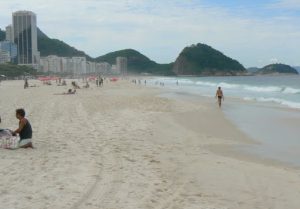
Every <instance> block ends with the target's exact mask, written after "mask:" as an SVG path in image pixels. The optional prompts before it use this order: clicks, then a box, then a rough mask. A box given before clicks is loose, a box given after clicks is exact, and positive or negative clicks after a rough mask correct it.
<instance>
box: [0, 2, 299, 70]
mask: <svg viewBox="0 0 300 209" xmlns="http://www.w3.org/2000/svg"><path fill="white" fill-rule="evenodd" d="M1 1H4V2H5V3H2V5H1V7H0V26H3V27H4V26H6V25H7V24H9V23H10V22H11V12H12V11H16V10H20V9H24V10H32V11H34V12H35V13H37V15H38V26H39V27H40V28H41V29H42V30H43V31H44V32H45V33H46V34H47V35H49V36H50V37H53V38H58V39H61V40H64V41H65V42H67V43H69V44H71V45H73V46H75V47H76V48H78V49H81V50H84V51H86V52H87V53H88V54H90V55H92V56H94V57H95V56H99V55H102V54H104V53H107V52H111V51H114V50H119V49H124V48H134V49H137V50H140V51H141V52H142V53H145V54H146V55H147V56H149V57H150V58H152V59H154V60H155V61H158V62H161V63H167V62H171V61H174V60H175V58H176V56H177V55H178V54H179V52H180V51H181V50H182V49H183V48H184V47H185V46H187V45H190V44H194V43H198V42H202V43H207V44H209V45H212V46H213V47H215V48H217V49H219V50H221V51H222V52H224V53H225V54H227V55H229V56H231V57H233V58H236V59H238V60H239V61H241V62H242V63H243V64H244V65H246V66H254V65H265V64H268V62H269V61H270V57H278V58H280V60H282V61H284V62H286V63H291V64H293V62H296V61H297V59H298V57H299V52H298V51H299V49H298V47H297V46H299V45H300V24H299V22H300V21H299V18H298V17H295V16H290V15H288V14H284V15H283V14H280V15H278V16H267V17H263V18H261V17H257V16H256V14H255V13H254V14H250V13H243V12H241V11H240V12H234V11H233V10H230V9H228V8H225V7H221V6H217V5H214V6H212V5H211V6H210V5H209V4H207V3H205V4H204V3H203V2H202V1H200V0H187V1H179V0H164V1H163V0H114V1H111V0H52V1H42V0H27V1H26V2H25V1H20V0H1ZM268 12H269V11H268ZM259 60H265V61H264V63H261V62H259ZM297 62H298V61H297Z"/></svg>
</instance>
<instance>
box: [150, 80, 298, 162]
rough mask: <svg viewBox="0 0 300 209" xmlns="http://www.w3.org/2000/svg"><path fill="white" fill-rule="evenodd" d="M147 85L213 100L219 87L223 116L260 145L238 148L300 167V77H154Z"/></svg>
mask: <svg viewBox="0 0 300 209" xmlns="http://www.w3.org/2000/svg"><path fill="white" fill-rule="evenodd" d="M148 83H150V84H151V85H155V84H159V83H164V88H168V89H172V90H173V91H174V92H177V94H180V93H181V94H190V95H194V96H197V95H201V96H207V97H212V99H213V97H214V96H215V93H216V90H217V87H219V86H220V87H221V88H222V89H223V92H224V95H225V102H224V105H223V107H222V109H223V111H224V113H225V115H226V117H227V118H228V119H230V120H231V121H232V122H233V123H234V124H235V125H237V127H238V128H240V129H241V130H242V131H243V132H244V133H245V134H247V135H248V136H250V137H251V138H253V139H254V140H256V141H258V142H259V144H257V145H245V146H242V147H239V148H238V149H239V150H242V151H244V152H249V153H251V154H255V155H258V156H260V157H262V158H268V159H274V160H278V161H281V162H287V163H290V164H293V165H296V166H300V131H299V130H300V76H297V75H293V76H239V77H156V78H152V79H151V80H150V81H148ZM243 101H244V102H243Z"/></svg>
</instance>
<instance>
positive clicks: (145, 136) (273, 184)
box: [0, 81, 300, 209]
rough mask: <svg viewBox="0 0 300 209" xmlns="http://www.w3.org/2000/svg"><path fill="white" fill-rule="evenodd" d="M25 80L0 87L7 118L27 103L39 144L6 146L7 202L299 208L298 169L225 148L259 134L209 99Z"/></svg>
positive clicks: (124, 86) (121, 86)
mask: <svg viewBox="0 0 300 209" xmlns="http://www.w3.org/2000/svg"><path fill="white" fill-rule="evenodd" d="M30 82H33V83H38V82H36V81H30ZM22 84H23V83H22V82H14V83H12V82H9V83H3V84H2V85H1V86H0V92H1V95H2V97H3V100H1V101H0V106H1V111H2V112H1V116H3V117H2V120H3V123H2V124H1V127H8V128H10V127H15V125H16V123H17V122H16V119H15V118H14V115H13V113H14V109H15V108H16V107H19V106H20V104H22V106H23V107H24V108H25V110H26V111H27V112H28V118H29V120H30V122H31V124H32V126H33V131H34V139H33V143H34V146H35V147H36V149H34V150H21V149H19V150H16V151H7V150H1V152H0V163H1V165H2V167H1V168H0V174H1V176H2V178H1V179H0V186H1V187H0V194H1V196H0V200H1V202H2V204H3V207H5V208H14V209H19V208H32V209H40V208H45V209H48V208H49V209H50V208H70V209H76V208H80V209H81V208H83V209H85V208H87V209H94V208H95V209H96V208H98V209H99V208H103V209H107V208H124V209H132V208H142V209H144V208H145V209H151V208H167V209H171V208H172V209H173V208H191V209H194V208H195V209H199V208H200V209H212V208H216V209H241V208H243V209H253V208H259V209H265V208H272V209H285V208H289V209H298V206H299V197H300V186H299V185H300V184H299V182H300V176H299V170H298V169H293V168H288V167H282V166H273V165H271V164H266V165H265V164H263V163H260V162H255V161H252V160H251V159H243V158H242V157H240V156H233V157H230V156H226V155H225V154H226V149H225V147H226V146H235V145H240V144H252V143H254V142H253V140H251V139H250V138H248V137H247V136H245V135H244V134H243V133H242V132H241V131H239V130H238V128H237V127H235V126H234V125H233V124H232V123H230V122H229V121H228V119H226V118H225V116H224V115H223V114H222V112H221V111H220V110H218V108H217V106H216V104H215V103H211V102H210V101H209V100H208V99H205V98H201V99H202V100H201V101H200V102H199V100H196V101H190V100H180V101H178V100H174V99H171V98H163V97H161V94H162V92H163V91H162V90H161V89H155V88H149V87H145V86H144V85H141V86H138V85H133V84H130V83H129V81H119V82H116V83H105V86H104V87H103V88H97V87H95V85H94V84H91V88H90V89H81V90H78V92H77V93H76V95H72V96H56V95H54V94H55V93H59V92H62V91H66V90H67V89H68V87H58V86H55V85H53V86H42V85H40V87H38V88H29V89H26V90H23V89H22ZM80 84H81V83H80ZM3 90H5V91H3ZM216 130H217V131H216ZM211 147H214V148H218V149H220V150H217V152H215V151H214V150H211ZM219 151H220V152H219ZM221 152H223V153H224V155H222V154H220V153H221ZM7 168H10V169H7ZM8 182H9V183H8ZM228 191H230V192H228ZM16 199H18V201H15V200H16Z"/></svg>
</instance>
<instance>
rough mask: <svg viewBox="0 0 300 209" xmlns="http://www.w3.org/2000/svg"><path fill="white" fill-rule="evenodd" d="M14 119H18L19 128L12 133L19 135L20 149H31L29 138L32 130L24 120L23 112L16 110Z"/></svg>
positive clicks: (22, 110)
mask: <svg viewBox="0 0 300 209" xmlns="http://www.w3.org/2000/svg"><path fill="white" fill-rule="evenodd" d="M16 118H17V119H19V128H18V129H16V130H15V131H12V134H13V135H17V134H19V136H20V143H19V147H20V148H29V147H30V148H33V146H32V142H31V138H32V128H31V125H30V123H29V121H28V120H27V119H26V118H25V110H24V109H17V110H16Z"/></svg>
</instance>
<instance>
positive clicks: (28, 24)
mask: <svg viewBox="0 0 300 209" xmlns="http://www.w3.org/2000/svg"><path fill="white" fill-rule="evenodd" d="M12 27H13V37H14V43H15V44H17V46H18V64H21V65H31V66H33V67H35V68H37V67H38V64H39V59H40V55H39V52H38V47H37V23H36V15H35V14H34V13H33V12H30V11H17V12H14V13H13V26H12Z"/></svg>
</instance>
